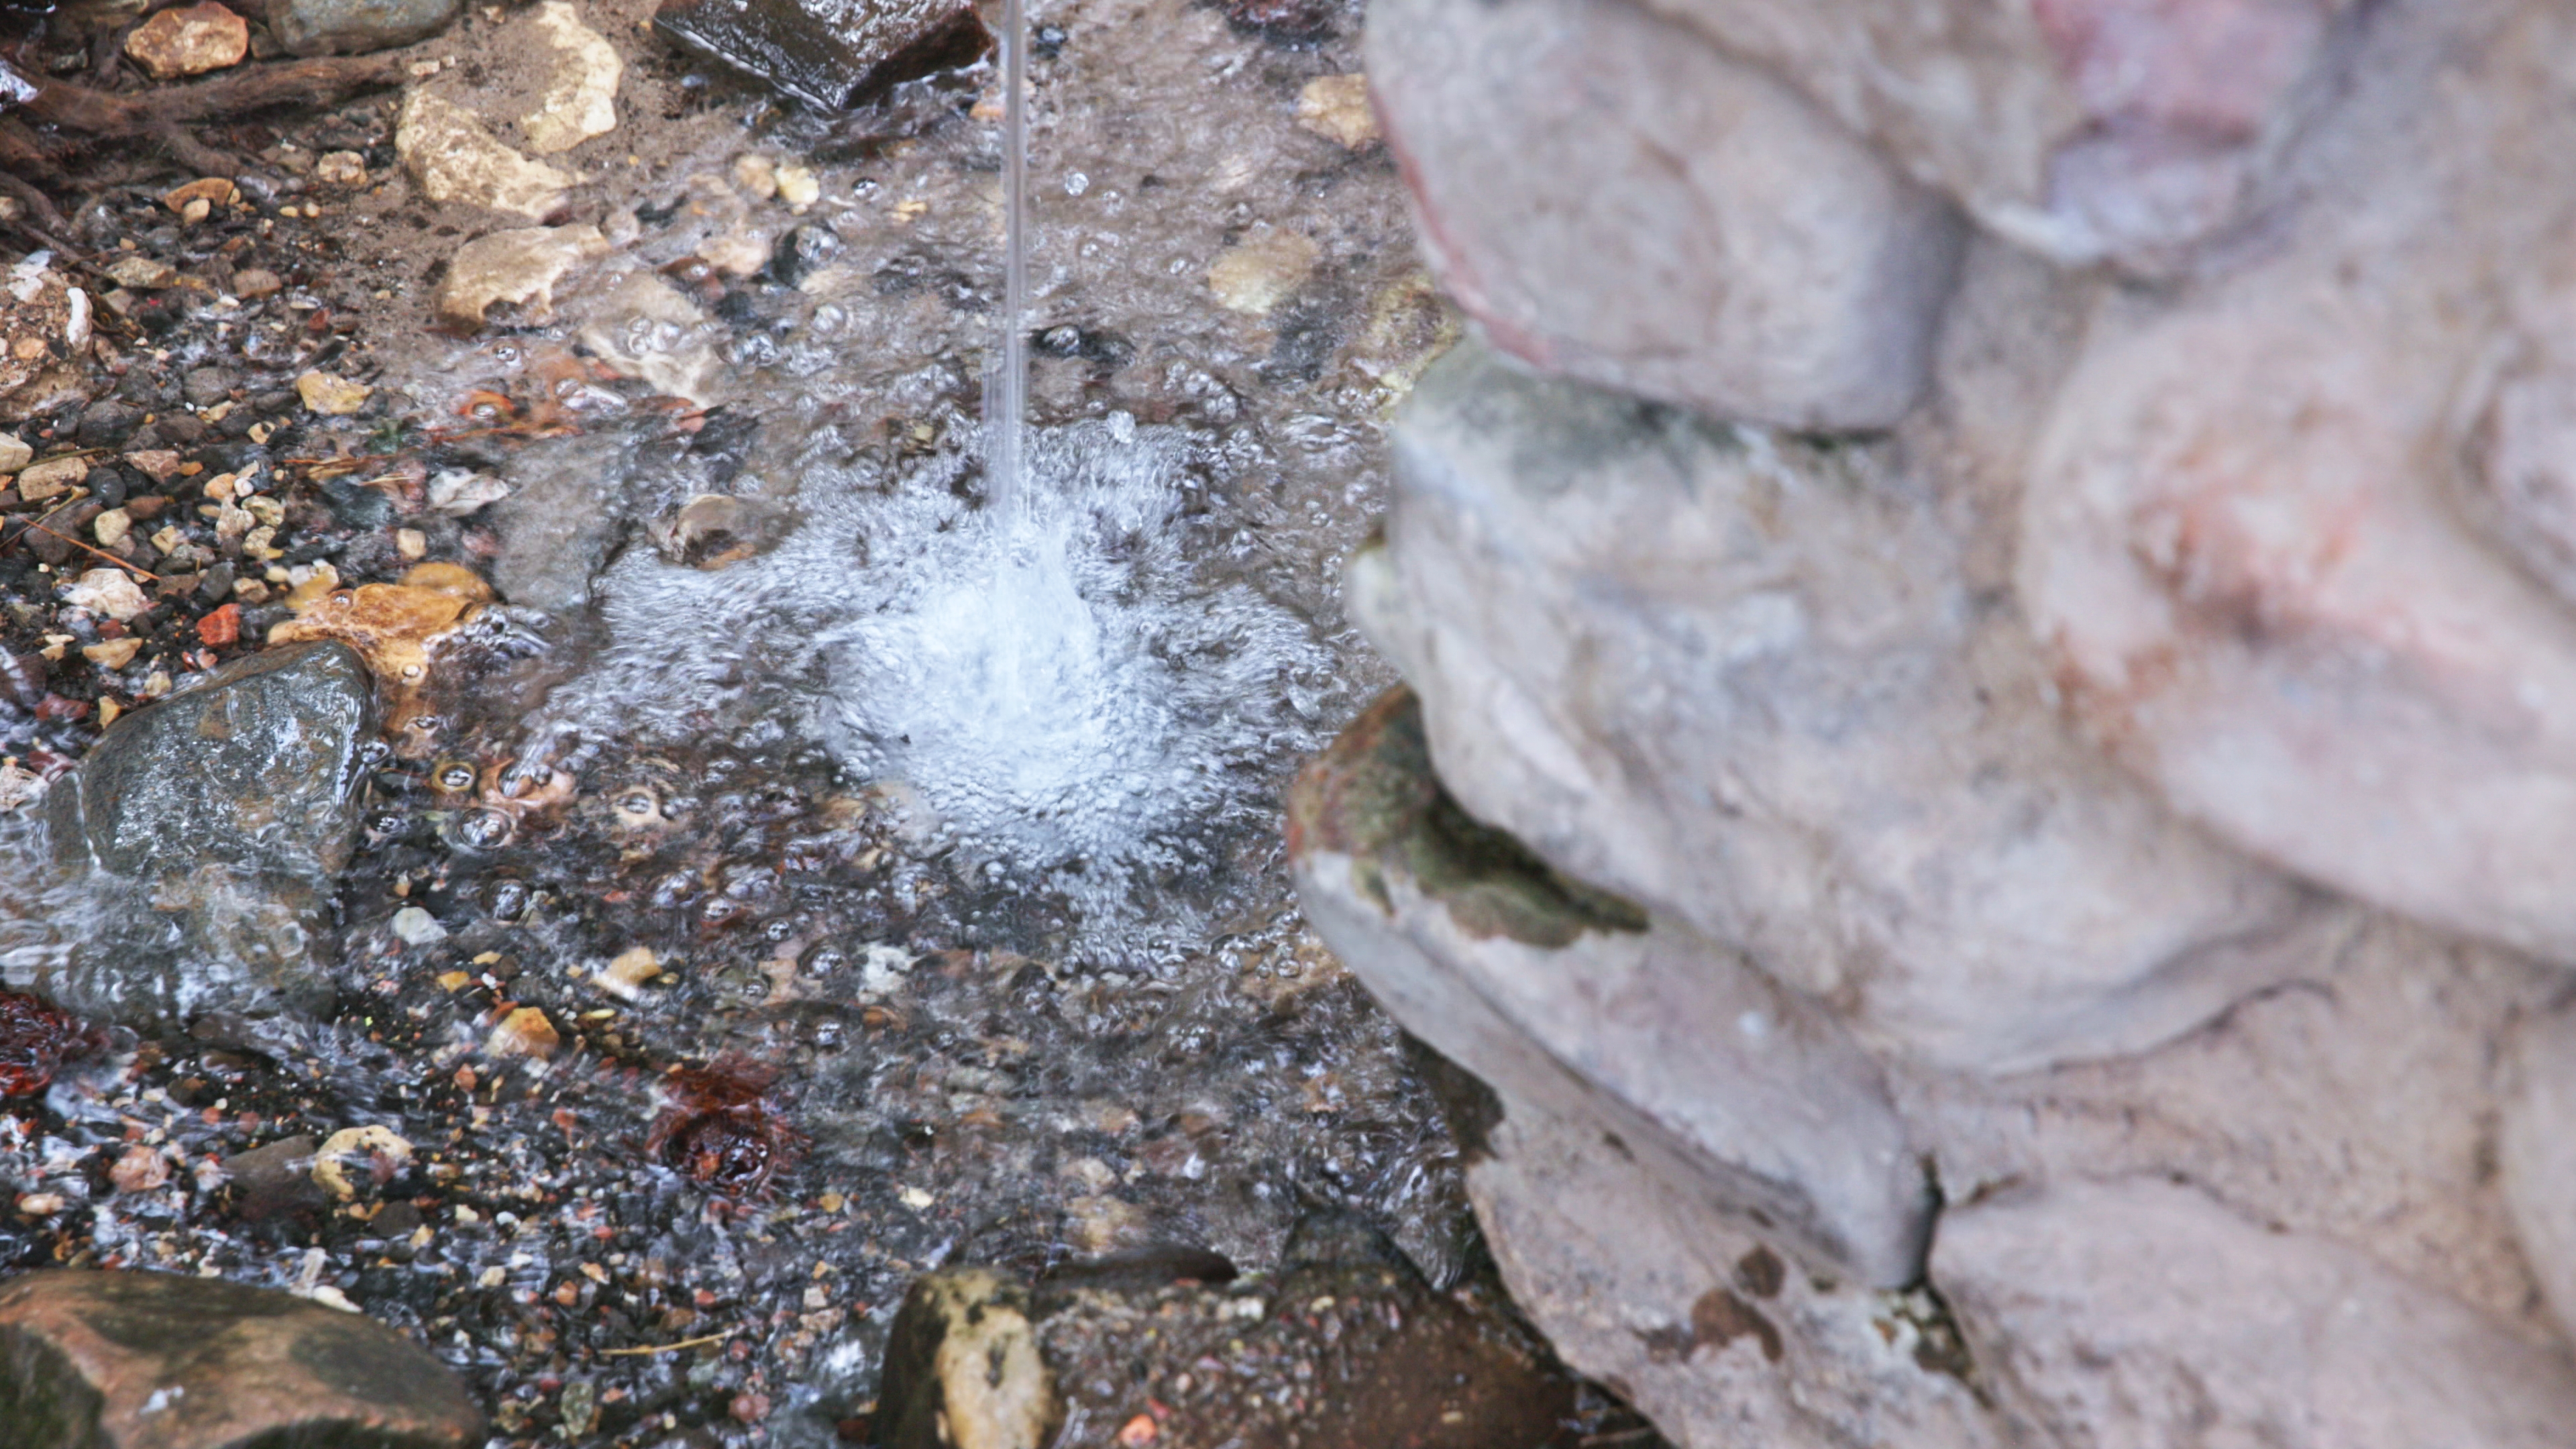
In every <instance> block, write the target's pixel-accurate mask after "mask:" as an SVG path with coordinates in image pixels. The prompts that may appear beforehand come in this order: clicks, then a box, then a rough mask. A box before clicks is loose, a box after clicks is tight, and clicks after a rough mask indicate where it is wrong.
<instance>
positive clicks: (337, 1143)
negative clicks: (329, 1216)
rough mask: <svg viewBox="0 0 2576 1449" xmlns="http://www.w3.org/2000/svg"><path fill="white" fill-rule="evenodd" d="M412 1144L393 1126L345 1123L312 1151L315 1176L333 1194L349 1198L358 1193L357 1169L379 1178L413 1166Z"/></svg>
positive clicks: (378, 1179) (345, 1198)
mask: <svg viewBox="0 0 2576 1449" xmlns="http://www.w3.org/2000/svg"><path fill="white" fill-rule="evenodd" d="M411 1159H412V1147H411V1143H409V1142H407V1141H405V1140H404V1139H403V1138H402V1136H401V1135H400V1134H398V1133H396V1132H395V1131H394V1130H393V1129H392V1128H390V1127H382V1126H378V1125H376V1124H374V1123H369V1124H368V1125H366V1126H363V1127H344V1128H342V1129H340V1130H339V1131H337V1132H334V1133H332V1134H331V1135H330V1136H329V1137H328V1138H326V1139H324V1141H323V1143H322V1146H321V1148H320V1150H318V1151H316V1152H315V1153H314V1154H313V1180H314V1181H315V1182H317V1183H320V1184H321V1185H322V1187H323V1188H324V1189H325V1190H326V1191H328V1192H329V1193H330V1194H331V1195H332V1196H333V1197H335V1198H338V1199H339V1200H341V1201H342V1202H347V1201H348V1200H350V1199H351V1198H354V1197H356V1196H357V1195H358V1184H357V1183H356V1182H354V1181H352V1180H351V1179H350V1176H349V1174H350V1171H351V1169H353V1168H354V1169H356V1170H357V1171H359V1172H360V1173H362V1174H364V1175H365V1176H367V1177H370V1178H373V1179H374V1180H375V1181H376V1182H379V1183H382V1182H387V1181H390V1180H392V1179H393V1178H394V1177H396V1176H398V1175H400V1174H401V1173H402V1172H403V1171H404V1170H405V1169H406V1168H408V1167H410V1166H411Z"/></svg>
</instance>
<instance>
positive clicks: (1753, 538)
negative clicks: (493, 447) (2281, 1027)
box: [1345, 347, 2310, 1070]
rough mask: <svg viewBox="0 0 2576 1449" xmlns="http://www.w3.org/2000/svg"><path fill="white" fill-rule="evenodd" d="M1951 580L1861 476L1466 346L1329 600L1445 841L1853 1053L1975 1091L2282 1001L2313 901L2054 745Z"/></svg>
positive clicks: (1901, 479)
mask: <svg viewBox="0 0 2576 1449" xmlns="http://www.w3.org/2000/svg"><path fill="white" fill-rule="evenodd" d="M1965 553H1966V545H1964V544H1963V543H1962V542H1961V541H1960V540H1959V539H1958V538H1956V537H1955V536H1954V534H1953V532H1952V530H1951V528H1950V526H1949V525H1948V523H1947V522H1946V521H1945V518H1944V516H1943V513H1942V511H1941V509H1939V508H1938V507H1936V503H1935V500H1934V499H1933V498H1931V497H1930V496H1929V495H1928V492H1927V490H1926V489H1925V487H1924V486H1923V485H1922V484H1921V483H1920V482H1918V481H1916V479H1915V477H1914V476H1913V475H1912V474H1911V473H1910V472H1909V471H1908V469H1907V467H1906V462H1905V460H1904V459H1903V457H1902V456H1900V455H1898V454H1896V453H1894V452H1893V451H1891V450H1888V449H1885V448H1863V447H1851V446H1845V447H1840V448H1830V449H1828V448H1822V447H1817V446H1813V445H1809V444H1805V443H1801V442H1798V441H1796V440H1792V439H1787V438H1779V437H1774V436H1771V435H1768V434H1764V433H1760V432H1754V431H1748V430H1739V429H1730V428H1726V427H1722V426H1715V425H1709V424H1704V423H1700V422H1697V421H1694V420H1692V419H1690V418H1687V417H1685V416H1681V415H1678V414H1674V413H1670V412H1666V411H1660V410H1657V409H1654V408H1650V407H1646V406H1642V405H1640V404H1637V403H1635V402H1633V401H1630V400H1626V399H1622V398H1620V397H1617V396H1615V395H1612V394H1608V393H1604V392H1601V391H1598V390H1595V389H1592V388H1588V387H1585V386H1583V385H1581V384H1576V383H1569V382H1562V381H1555V380H1547V379H1539V378H1534V377H1530V376H1528V375H1526V374H1524V373H1522V372H1520V371H1518V370H1517V369H1514V368H1512V367H1511V366H1509V365H1508V364H1506V363H1504V362H1502V361H1501V360H1499V359H1496V358H1494V357H1492V356H1491V355H1490V354H1485V353H1482V352H1481V351H1479V350H1478V349H1475V348H1473V347H1461V348H1459V349H1458V350H1456V351H1454V352H1452V353H1451V354H1450V355H1449V356H1448V357H1446V358H1444V359H1443V360H1442V361H1441V362H1439V363H1438V364H1436V365H1434V366H1433V368H1432V369H1431V370H1430V371H1429V372H1427V373H1426V374H1425V375H1424V377H1423V379H1422V382H1421V383H1420V384H1419V385H1418V387H1417V389H1416V391H1415V392H1414V394H1413V396H1412V398H1411V399H1410V400H1409V402H1408V403H1407V405H1406V407H1405V410H1404V412H1403V413H1402V414H1401V416H1400V418H1399V421H1398V423H1397V427H1396V433H1395V489H1394V498H1393V501H1392V504H1391V507H1390V511H1389V515H1388V520H1387V527H1386V543H1385V545H1384V546H1383V548H1380V549H1375V550H1371V551H1369V552H1366V553H1363V554H1361V555H1359V556H1358V557H1356V558H1355V559H1354V560H1353V562H1352V564H1351V565H1350V568H1349V571H1348V575H1347V578H1346V585H1345V587H1346V590H1347V593H1348V596H1349V600H1350V607H1351V610H1352V612H1353V614H1354V615H1355V616H1356V617H1357V618H1358V619H1359V621H1360V622H1361V623H1362V625H1363V626H1364V627H1365V628H1367V630H1368V631H1369V634H1370V637H1371V638H1372V639H1374V640H1375V641H1377V642H1378V644H1379V645H1380V646H1381V647H1382V648H1384V649H1385V650H1386V651H1387V653H1388V654H1389V655H1390V656H1391V657H1392V658H1393V659H1394V660H1395V661H1396V662H1397V664H1398V666H1399V667H1400V668H1402V669H1403V670H1404V672H1405V674H1406V676H1407V677H1408V678H1409V679H1410V680H1411V681H1412V682H1413V684H1414V686H1415V687H1416V688H1417V689H1418V690H1419V691H1420V692H1421V696H1422V700H1423V710H1424V715H1425V718H1426V720H1427V722H1428V725H1429V730H1430V736H1431V743H1432V753H1433V756H1434V758H1435V759H1436V760H1437V762H1438V765H1439V768H1440V774H1441V778H1442V780H1443V781H1445V782H1446V783H1447V785H1448V787H1449V788H1450V789H1451V790H1453V791H1455V792H1456V794H1457V796H1458V799H1459V801H1460V802H1461V803H1462V804H1463V805H1464V806H1465V807H1466V809H1467V811H1468V813H1470V814H1472V815H1474V816H1475V817H1476V818H1478V819H1480V820H1484V821H1487V822H1489V823H1491V824H1493V825H1495V826H1497V827H1499V828H1501V829H1504V830H1507V831H1509V832H1510V833H1511V834H1513V835H1514V836H1516V837H1518V838H1519V839H1521V840H1522V841H1525V842H1527V844H1528V845H1529V847H1530V848H1531V849H1532V850H1534V851H1536V852H1537V853H1538V854H1539V856H1541V857H1542V858H1544V859H1546V860H1547V861H1549V862H1550V863H1551V864H1553V865H1556V866H1558V867H1560V868H1562V869H1564V870H1566V871H1567V872H1569V873H1570V874H1572V875H1574V876H1576V877H1577V878H1579V879H1582V880H1585V881H1589V882H1593V883H1596V884H1599V885H1601V886H1603V887H1606V888H1608V889H1611V890H1615V891H1618V892H1620V893H1622V894H1624V895H1627V896H1629V897H1631V898H1633V899H1635V900H1637V901H1639V902H1640V903H1641V904H1643V905H1645V906H1647V907H1648V908H1649V909H1652V910H1655V911H1657V912H1659V913H1663V914H1667V915H1669V916H1670V917H1672V918H1673V919H1674V920H1675V921H1676V922H1686V923H1688V924H1689V925H1690V926H1691V927H1693V928H1694V929H1696V930H1697V931H1698V932H1699V933H1701V934H1702V935H1705V936H1707V937H1708V938H1710V939H1711V940H1714V941H1717V942H1720V943H1723V944H1725V945H1728V946H1731V947H1734V948H1736V949H1740V950H1742V951H1745V952H1747V953H1748V954H1749V955H1750V956H1751V957H1752V959H1753V961H1754V962H1755V963H1756V964H1757V965H1758V966H1760V967H1761V968H1763V969H1764V970H1767V971H1769V972H1770V973H1772V974H1773V975H1775V976H1776V977H1777V978H1778V979H1779V980H1780V981H1781V982H1782V984H1784V985H1786V986H1789V987H1792V988H1795V989H1798V990H1801V991H1804V992H1806V993H1807V994H1808V995H1809V996H1810V997H1812V998H1813V999H1815V1000H1818V1001H1821V1002H1827V1003H1831V1004H1832V1005H1833V1007H1834V1009H1835V1010H1836V1011H1837V1012H1838V1013H1839V1014H1841V1015H1842V1016H1843V1017H1844V1019H1845V1020H1847V1021H1848V1022H1849V1023H1850V1025H1851V1027H1852V1029H1853V1030H1854V1031H1856V1032H1858V1033H1859V1034H1860V1035H1861V1036H1862V1037H1863V1039H1865V1040H1868V1041H1871V1042H1875V1043H1879V1044H1883V1045H1887V1046H1892V1047H1894V1048H1896V1049H1899V1050H1900V1051H1902V1052H1904V1053H1906V1054H1909V1055H1912V1056H1916V1057H1919V1058H1920V1059H1922V1060H1924V1061H1927V1062H1931V1063H1936V1064H1946V1065H1953V1066H1962V1067H1973V1068H1978V1069H1984V1070H2011V1069H2015V1068H2021V1067H2030V1066H2039V1065H2044V1064H2047V1063H2049V1062H2052V1061H2060V1060H2067V1059H2072V1058H2077V1057H2083V1056H2098V1055H2104V1054H2109V1053H2118V1052H2127V1051H2136V1050H2139V1049H2142V1048H2145V1047H2148V1046H2152V1045H2154V1044H2155V1043H2156V1042H2158V1041H2161V1040H2165V1039H2167V1038H2170V1037H2171V1036H2173V1035H2175V1034H2177V1033H2179V1032H2182V1031H2184V1030H2187V1029H2189V1028H2190V1027H2192V1026H2194V1025H2196V1024H2198V1023H2199V1022H2201V1021H2203V1020H2206V1019H2207V1018H2209V1017H2210V1016H2213V1015H2215V1014H2216V1013H2217V1012H2219V1011H2220V1010H2222V1009H2224V1008H2225V1007H2226V1006H2227V1004H2228V1003H2230V1002H2231V1001H2234V1000H2235V999H2237V998H2238V997H2239V996H2241V995H2243V994H2244V993H2245V992H2247V991H2248V990H2251V989H2254V988H2256V987H2258V986H2260V985H2262V984H2264V983H2266V982H2268V981H2271V980H2274V979H2277V978H2278V977H2279V976H2280V975H2282V974H2283V973H2285V972H2287V971H2289V970H2293V969H2295V968H2296V964H2297V961H2298V954H2299V953H2298V952H2297V951H2296V950H2295V949H2288V948H2286V943H2287V942H2288V940H2289V938H2290V937H2291V935H2292V934H2294V932H2295V931H2296V930H2297V928H2298V926H2299V923H2300V922H2301V920H2302V919H2303V917H2304V916H2305V915H2306V913H2307V912H2308V910H2309V908H2310V902H2309V900H2308V898H2307V897H2306V896H2305V895H2304V894H2303V893H2302V892H2301V891H2300V890H2299V889H2298V888H2296V887H2295V886H2293V885H2291V884H2290V883H2289V882H2288V881H2286V880H2285V879H2283V878H2282V877H2280V876H2278V875H2275V874H2273V873H2271V872H2269V871H2266V870H2263V869H2261V868H2260V867H2257V866H2254V865H2253V864H2251V863H2250V862H2248V861H2245V860H2244V859H2242V858H2240V857H2238V856H2236V855H2234V854H2233V853H2232V852H2229V851H2227V850H2225V849H2223V848H2220V847H2219V846H2217V845H2216V844H2215V843H2213V842H2212V841H2210V840H2208V839H2207V838H2205V837H2204V836H2203V835H2202V834H2201V833H2200V832H2198V831H2197V830H2194V829H2193V828H2191V827H2190V826H2188V825H2186V824H2183V823H2182V822H2179V821H2177V820H2175V819H2174V818H2172V816H2171V815H2170V814H2169V813H2168V812H2167V811H2165V810H2164V809H2163V808H2162V807H2161V806H2160V805H2159V804H2158V803H2157V802H2156V801H2155V800H2154V799H2153V798H2152V796H2151V795H2150V794H2149V793H2148V792H2147V791H2145V790H2142V789H2140V788H2138V786H2137V785H2136V784H2135V783H2133V782H2132V781H2130V780H2128V779H2126V778H2124V777H2123V776H2122V774H2121V772H2119V771H2118V770H2116V769H2113V768H2110V767H2108V766H2107V765H2106V764H2105V763H2104V762H2102V761H2101V760H2099V759H2098V758H2097V757H2095V756H2094V755H2093V754H2092V753H2091V752H2090V751H2088V750H2086V749H2085V748H2084V747H2083V746H2082V744H2081V742H2080V741H2078V740H2076V739H2075V738H2074V737H2073V736H2072V735H2071V733H2070V732H2069V731H2067V730H2066V728H2065V727H2064V726H2063V725H2062V723H2061V722H2060V721H2059V720H2058V718H2057V717H2056V715H2055V712H2054V711H2053V710H2052V709H2051V708H2050V706H2049V704H2048V702H2047V699H2046V696H2045V693H2044V688H2045V685H2044V681H2042V680H2040V679H2038V678H2037V677H2035V675H2034V673H2033V671H2032V670H2031V668H2030V664H2029V661H2028V658H2027V655H2028V650H2027V646H2026V644H2024V643H2023V642H2022V640H2023V637H2024V636H2023V634H2022V632H2021V629H2022V626H2021V623H2020V621H2019V620H2018V619H2017V618H2016V617H2015V616H2014V615H2013V614H2012V612H2011V610H2010V609H2009V607H2008V605H2007V604H2005V603H2004V602H2003V601H2001V600H1999V599H1997V598H1995V597H1993V596H1991V595H1987V594H1983V593H1979V592H1972V591H1971V590H1970V589H1969V588H1968V587H1967V584H1966V573H1965V571H1966V569H1967V567H1968V565H1967V562H1966V560H1965V558H1964V555H1965Z"/></svg>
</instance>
